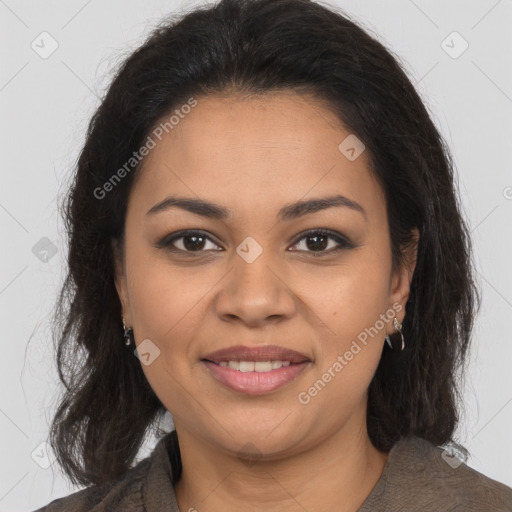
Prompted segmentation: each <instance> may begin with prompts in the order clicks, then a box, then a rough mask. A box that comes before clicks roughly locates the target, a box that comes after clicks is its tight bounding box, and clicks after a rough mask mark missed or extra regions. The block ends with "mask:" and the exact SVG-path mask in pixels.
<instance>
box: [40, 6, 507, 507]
mask: <svg viewBox="0 0 512 512" xmlns="http://www.w3.org/2000/svg"><path fill="white" fill-rule="evenodd" d="M66 215H67V225H68V228H69V235H70V254H69V275H68V278H67V280H66V282H65V285H64V288H63V290H62V293H61V296H60V300H59V306H60V310H59V314H60V317H59V318H62V319H63V320H64V322H63V324H62V330H61V332H60V334H59V336H60V337H59V343H60V344H59V353H58V362H59V367H60V369H61V379H62V380H63V382H65V383H66V386H67V391H66V394H65V396H64V397H63V399H62V402H61V404H60V407H59V408H58V411H57V413H56V415H55V418H54V421H53V424H52V429H51V438H50V441H51V445H52V448H53V450H54V451H55V453H56V455H57V457H58V460H59V463H60V465H61V466H62V467H63V469H64V470H65V472H66V474H67V475H68V476H69V478H70V480H71V481H72V482H73V483H74V484H81V485H85V486H87V487H86V488H85V489H83V490H81V491H79V492H76V493H74V494H72V495H70V496H68V497H64V498H61V499H58V500H55V501H53V502H52V503H51V504H49V505H48V506H46V507H43V508H41V509H39V510H44V511H46V512H56V511H64V510H66V511H75V510H76V511H85V510H95V511H98V512H100V511H114V510H115V511H118V510H122V511H125V512H126V511H127V512H129V511H139V510H140V511H142V510H147V511H152V512H156V511H164V510H166V511H167V510H172V511H178V510H181V511H182V512H183V511H194V510H197V511H199V512H200V511H202V510H204V511H206V510H208V511H218V510H222V511H225V510H249V511H256V510H264V511H284V512H287V511H295V510H297V511H298V510H301V511H303V510H307V511H309V512H317V511H318V512H319V511H327V510H329V511H334V510H336V511H342V512H353V511H359V512H369V511H376V510H382V511H395V510H396V511H398V510H407V511H416V510H422V511H426V510H429V511H436V512H439V511H448V510H465V511H467V510H475V511H476V510H478V511H481V510H486V511H489V510H501V511H503V510H512V489H510V488H509V487H507V486H505V485H503V484H501V483H499V482H497V481H494V480H491V479H490V478H488V477H486V476H484V475H482V474H480V473H478V472H477V471H475V470H473V469H471V468H469V467H468V466H467V465H466V464H464V463H463V462H462V461H461V460H460V459H459V458H457V457H455V456H454V454H453V451H452V450H451V449H450V450H449V449H445V450H443V448H442V447H443V446H444V447H446V446H454V445H453V443H454V439H453V434H454V431H455V427H456V426H457V422H458V411H457V404H458V399H459V398H460V396H459V394H458V393H459V390H458V389H457V387H456V385H455V383H456V378H457V375H458V372H459V371H460V370H462V369H463V367H464V362H465V356H466V353H467V351H468V348H469V343H470V336H471V330H472V325H473V319H474V316H475V314H476V312H477V310H478V306H479V301H480V297H479V294H478V290H477V288H476V286H475V284H474V281H473V273H472V272H473V267H472V256H471V243H470V238H469V234H468V229H467V226H466V224H465V220H464V219H463V217H462V216H461V213H460V207H459V202H458V197H457V194H456V190H455V187H454V176H453V169H452V165H451V160H450V156H449V151H448V149H447V148H446V146H445V143H444V141H443V139H442V138H441V136H440V134H439V133H438V131H437V130H436V128H435V126H434V124H433V123H432V121H431V119H430V118H429V115H428V113H427V111H426V109H425V107H424V105H423V104H422V102H421V100H420V98H419V96H418V94H417V93H416V92H415V90H414V88H413V86H412V85H411V83H410V81H409V80H408V78H407V77H406V75H405V73H404V72H403V71H402V69H401V68H400V66H399V65H398V63H397V61H396V60H395V59H394V58H393V56H392V55H391V54H390V53H389V51H387V50H386V49H385V48H384V47H383V46H382V45H381V44H379V43H378V42H377V41H375V40H374V39H372V38H371V37H370V36H369V35H368V34H366V33H365V32H364V31H363V30H362V29H360V28H359V27H358V26H356V25H355V24H354V23H353V22H351V21H350V20H349V19H347V18H346V17H345V16H342V15H341V14H339V13H336V12H333V11H331V10H329V9H327V8H325V7H323V6H321V5H319V4H317V3H314V2H311V1H309V0H245V1H240V0H222V1H221V2H219V3H218V4H217V5H214V6H208V7H202V8H198V9H196V10H195V11H193V12H190V13H189V14H187V15H184V16H182V17H181V18H180V19H179V20H174V21H173V22H172V23H166V24H162V26H161V28H159V29H158V30H156V31H155V32H154V33H153V34H152V36H151V37H150V38H149V39H148V40H147V41H146V42H145V43H144V45H143V46H142V47H140V48H139V49H138V50H137V51H135V52H134V53H133V55H131V56H130V57H129V58H128V59H127V61H126V62H125V63H124V64H123V66H122V68H121V70H120V71H119V73H118V74H117V76H116V78H115V79H114V81H113V83H112V85H111V87H110V89H109V91H108V93H107V95H106V97H105V99H104V100H103V102H102V104H101V106H100V107H99V109H98V111H97V112H96V114H95V115H94V117H93V119H92V122H91V124H90V127H89V131H88V134H87V141H86V144H85V147H84V149H83V151H82V153H81V155H80V159H79V162H78V166H77V172H76V178H75V181H74V183H73V186H72V190H71V191H70V195H69V203H68V205H67V209H66ZM68 306H69V307H68ZM123 340H124V342H123ZM79 349H82V350H83V351H84V354H85V355H84V357H83V359H82V358H80V360H79V361H80V364H79V365H78V364H77V363H78V361H77V357H76V354H77V350H79ZM70 363H71V364H70ZM167 411H168V412H170V413H171V415H172V418H173V421H174V425H175V430H173V431H171V432H169V433H167V434H166V435H165V436H164V437H162V438H161V439H160V440H159V442H158V444H157V446H156V447H155V449H154V451H153V453H152V454H151V456H150V457H148V458H146V459H144V460H142V461H140V462H139V463H138V464H137V465H136V466H135V467H131V463H132V462H133V461H134V458H135V456H136V455H137V453H138V451H139V448H140V446H141V443H142V441H143V440H144V436H145V434H146V433H147V431H148V429H149V428H150V427H151V426H153V425H155V423H156V422H157V421H158V420H159V419H161V418H162V416H163V414H165V413H166V412H167ZM450 443H451V444H450ZM460 449H461V450H462V451H464V449H463V448H460Z"/></svg>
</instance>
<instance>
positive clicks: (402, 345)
mask: <svg viewBox="0 0 512 512" xmlns="http://www.w3.org/2000/svg"><path fill="white" fill-rule="evenodd" d="M393 325H394V327H395V332H398V333H400V338H401V343H399V344H398V345H397V344H393V342H392V341H391V338H390V336H389V335H386V343H387V344H388V345H389V347H390V348H391V349H392V350H393V351H395V352H401V351H402V350H403V349H404V348H405V340H404V335H403V334H402V324H401V323H400V322H399V321H398V320H397V318H396V317H395V319H394V320H393ZM394 345H395V346H394Z"/></svg>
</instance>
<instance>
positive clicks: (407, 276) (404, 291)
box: [390, 228, 420, 322]
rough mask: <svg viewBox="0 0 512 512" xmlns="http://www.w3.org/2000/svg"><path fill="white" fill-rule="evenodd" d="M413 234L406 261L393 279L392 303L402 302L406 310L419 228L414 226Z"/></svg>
mask: <svg viewBox="0 0 512 512" xmlns="http://www.w3.org/2000/svg"><path fill="white" fill-rule="evenodd" d="M412 235H413V239H412V241H411V243H410V245H409V246H408V247H407V248H405V261H404V263H403V265H402V266H401V267H400V268H399V269H397V270H396V271H395V273H394V274H393V276H392V279H391V289H390V292H391V297H390V301H391V304H394V303H396V302H398V303H400V304H401V305H402V308H403V310H404V311H405V304H406V303H407V300H408V299H409V292H410V288H411V281H412V276H413V274H414V269H415V268H416V260H417V256H418V241H419V235H420V233H419V230H418V228H414V229H413V230H412ZM399 320H400V319H399ZM401 321H402V320H400V322H401Z"/></svg>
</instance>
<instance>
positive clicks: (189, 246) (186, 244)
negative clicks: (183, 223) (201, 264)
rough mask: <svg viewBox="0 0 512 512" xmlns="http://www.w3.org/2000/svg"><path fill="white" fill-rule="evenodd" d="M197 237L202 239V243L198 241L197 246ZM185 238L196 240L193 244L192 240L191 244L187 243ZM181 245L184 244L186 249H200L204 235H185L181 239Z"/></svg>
mask: <svg viewBox="0 0 512 512" xmlns="http://www.w3.org/2000/svg"><path fill="white" fill-rule="evenodd" d="M198 239H199V240H202V243H201V242H200V243H199V247H198V244H197V240H198ZM187 240H196V242H195V245H194V242H193V243H192V244H189V243H188V242H187ZM183 245H184V246H185V249H187V250H194V249H196V250H197V249H202V248H203V245H204V237H202V236H199V235H189V236H186V237H185V238H184V239H183Z"/></svg>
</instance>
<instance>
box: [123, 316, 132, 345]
mask: <svg viewBox="0 0 512 512" xmlns="http://www.w3.org/2000/svg"><path fill="white" fill-rule="evenodd" d="M123 329H124V334H123V338H124V344H125V345H127V346H129V345H131V344H132V343H133V344H134V345H135V338H134V336H133V328H132V327H129V328H128V329H127V328H126V326H125V325H124V320H123Z"/></svg>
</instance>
